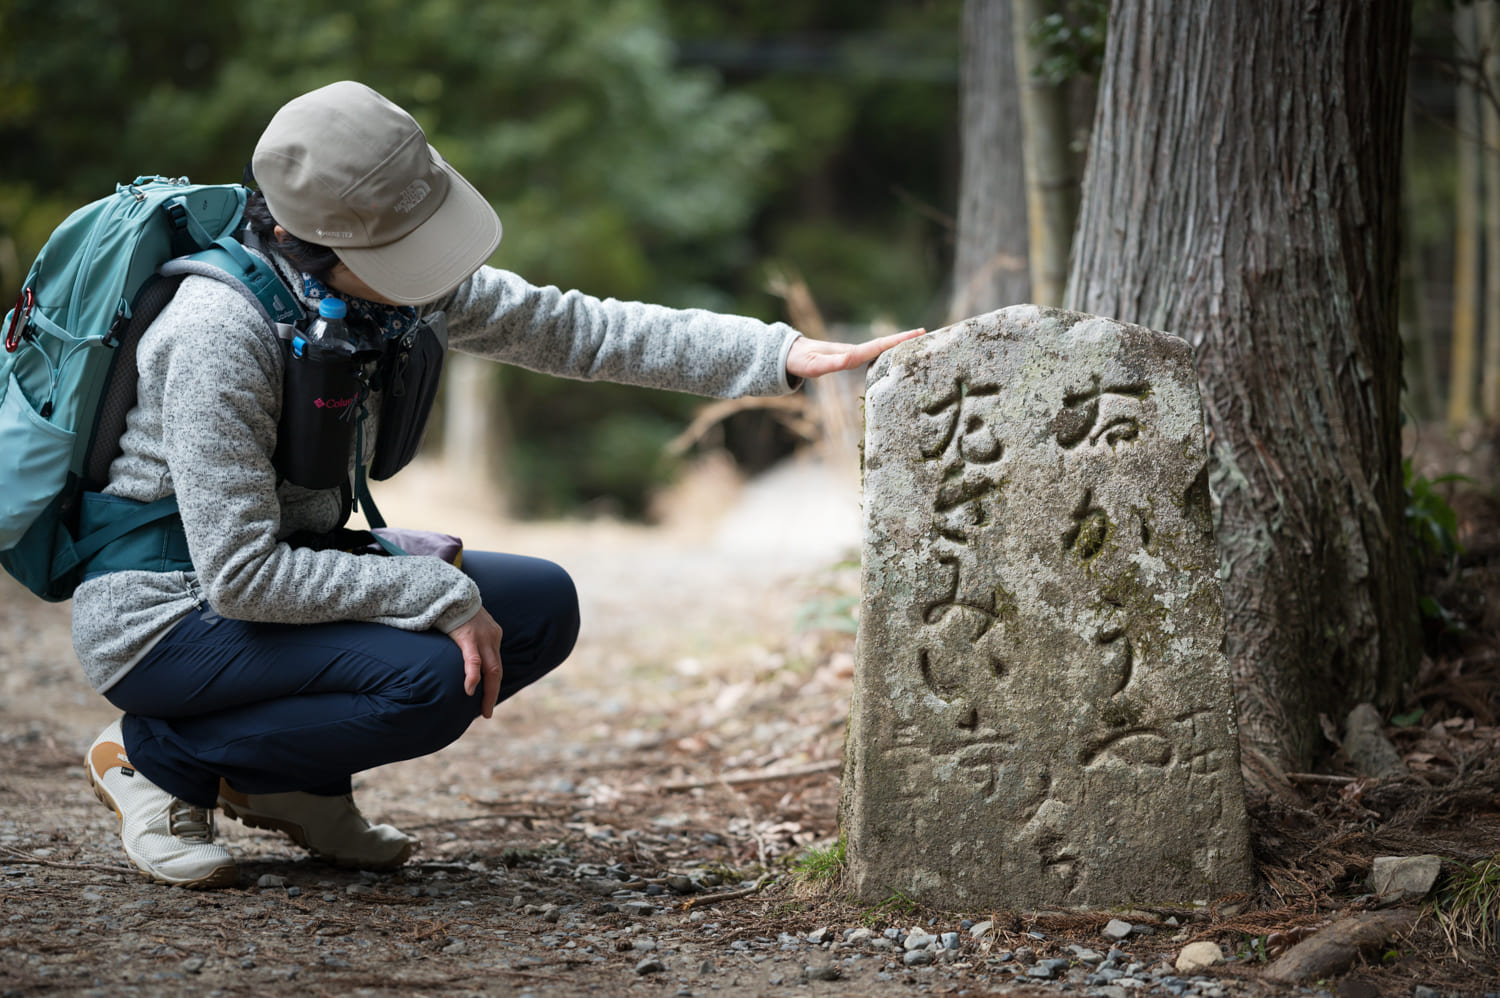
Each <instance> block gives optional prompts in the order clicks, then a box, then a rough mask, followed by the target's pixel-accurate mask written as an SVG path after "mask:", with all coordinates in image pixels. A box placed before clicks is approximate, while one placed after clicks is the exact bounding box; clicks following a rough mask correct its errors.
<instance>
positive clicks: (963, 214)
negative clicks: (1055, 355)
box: [948, 0, 1031, 322]
mask: <svg viewBox="0 0 1500 998" xmlns="http://www.w3.org/2000/svg"><path fill="white" fill-rule="evenodd" d="M1010 5H1011V0H966V2H965V3H964V25H963V66H962V82H961V84H960V86H961V99H962V105H963V106H962V117H961V121H962V129H963V131H962V132H961V134H960V142H961V144H962V148H963V164H962V167H961V172H960V175H959V196H958V245H957V247H956V252H955V254H954V264H953V296H952V299H951V301H950V304H949V308H948V316H949V320H950V321H954V322H956V321H958V320H959V319H964V318H967V317H968V316H971V315H978V314H980V313H983V312H990V311H993V310H995V309H997V308H1003V307H1004V306H1006V305H1016V304H1020V303H1022V302H1026V301H1029V300H1030V296H1031V273H1030V270H1029V263H1028V257H1027V253H1028V249H1027V229H1026V226H1027V223H1026V173H1025V166H1024V158H1023V156H1024V154H1023V150H1022V140H1021V134H1022V133H1021V95H1020V90H1019V88H1018V84H1017V77H1016V52H1015V47H1014V44H1013V43H1012V41H1011V6H1010Z"/></svg>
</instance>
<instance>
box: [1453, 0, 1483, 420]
mask: <svg viewBox="0 0 1500 998" xmlns="http://www.w3.org/2000/svg"><path fill="white" fill-rule="evenodd" d="M1453 29H1454V33H1455V34H1456V35H1457V36H1458V44H1459V46H1460V48H1461V49H1463V48H1467V47H1468V46H1469V45H1470V44H1472V43H1471V42H1470V39H1472V38H1474V37H1475V36H1476V35H1477V34H1478V31H1479V27H1478V21H1477V16H1476V15H1475V13H1474V7H1473V6H1472V5H1470V6H1460V7H1458V8H1457V9H1456V10H1455V11H1454V12H1453ZM1455 98H1456V100H1457V102H1458V106H1457V111H1456V114H1455V117H1456V120H1457V129H1458V136H1457V138H1458V192H1457V204H1456V205H1455V206H1454V207H1455V210H1456V211H1457V217H1456V218H1455V220H1454V236H1453V339H1452V348H1451V350H1450V359H1449V362H1448V364H1449V367H1448V428H1449V429H1450V430H1454V431H1457V430H1461V429H1463V428H1464V427H1466V426H1468V425H1469V424H1470V423H1472V422H1474V417H1475V415H1476V406H1475V404H1474V395H1475V391H1476V390H1477V387H1478V372H1477V371H1476V370H1475V364H1476V363H1477V360H1478V357H1477V354H1478V338H1479V231H1480V224H1481V223H1480V219H1481V218H1482V215H1481V206H1482V204H1483V198H1482V196H1481V193H1480V189H1479V185H1480V183H1481V182H1482V174H1481V170H1480V149H1479V131H1480V116H1479V94H1478V93H1477V92H1476V91H1475V88H1474V85H1473V84H1472V83H1471V82H1470V81H1469V79H1468V78H1467V76H1465V75H1463V74H1460V75H1459V78H1458V92H1457V94H1456V95H1455Z"/></svg>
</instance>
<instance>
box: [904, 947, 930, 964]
mask: <svg viewBox="0 0 1500 998" xmlns="http://www.w3.org/2000/svg"><path fill="white" fill-rule="evenodd" d="M901 962H902V963H904V964H906V966H908V967H925V966H927V965H928V964H929V963H931V962H932V950H928V949H914V950H912V951H910V952H909V953H907V954H906V955H905V956H903V957H902V958H901Z"/></svg>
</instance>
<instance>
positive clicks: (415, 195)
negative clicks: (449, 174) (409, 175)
mask: <svg viewBox="0 0 1500 998" xmlns="http://www.w3.org/2000/svg"><path fill="white" fill-rule="evenodd" d="M431 193H432V185H431V184H429V183H428V182H427V181H425V180H413V181H412V182H411V183H410V184H409V185H407V188H406V190H404V191H402V192H401V200H400V201H397V202H396V210H397V211H398V212H400V213H401V214H403V215H404V214H406V213H407V212H409V211H411V210H412V209H413V208H415V207H416V206H417V205H419V204H421V203H422V201H423V199H425V198H426V197H427V195H429V194H431Z"/></svg>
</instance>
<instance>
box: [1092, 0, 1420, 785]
mask: <svg viewBox="0 0 1500 998" xmlns="http://www.w3.org/2000/svg"><path fill="white" fill-rule="evenodd" d="M1410 31H1411V8H1410V4H1409V2H1407V0H1385V2H1382V3H1334V2H1311V3H1309V2H1307V0H1260V2H1258V3H1254V4H1246V3H1239V2H1235V0H1202V2H1200V3H1196V4H1193V5H1192V6H1191V9H1190V12H1189V9H1188V8H1184V7H1183V6H1182V5H1181V4H1174V3H1171V2H1169V0H1116V2H1115V3H1114V5H1113V7H1112V9H1111V12H1110V28H1109V38H1108V43H1107V49H1106V54H1105V68H1104V75H1103V80H1102V81H1101V84H1100V93H1099V105H1098V108H1099V109H1098V114H1097V116H1096V119H1095V125H1094V131H1093V139H1092V143H1091V147H1090V153H1089V169H1088V174H1087V178H1086V180H1085V183H1084V201H1083V212H1082V219H1081V222H1080V226H1079V236H1078V242H1077V244H1076V247H1075V254H1076V255H1075V261H1074V265H1073V270H1072V274H1071V279H1070V281H1071V283H1070V289H1069V295H1068V303H1069V307H1071V308H1076V309H1079V310H1082V311H1088V312H1094V313H1098V314H1101V315H1109V316H1114V317H1116V318H1119V319H1125V320H1128V321H1132V322H1137V323H1140V324H1142V325H1146V326H1151V327H1154V328H1157V329H1164V330H1168V331H1172V332H1175V333H1178V334H1179V335H1181V336H1183V337H1185V338H1187V339H1188V340H1189V341H1190V342H1191V343H1193V344H1194V346H1195V348H1196V350H1197V355H1198V369H1199V382H1200V386H1201V388H1202V390H1203V398H1204V405H1205V409H1206V414H1207V420H1208V430H1209V438H1208V439H1209V444H1210V449H1211V455H1212V456H1211V460H1212V468H1211V477H1212V483H1213V488H1214V498H1215V519H1216V526H1217V529H1218V538H1219V549H1220V556H1221V575H1222V577H1223V579H1224V596H1225V608H1226V613H1227V623H1228V631H1229V633H1228V638H1227V641H1226V645H1227V651H1228V653H1229V657H1230V662H1231V667H1232V669H1233V671H1234V676H1235V685H1236V697H1237V700H1238V706H1239V709H1240V718H1241V734H1242V739H1243V741H1244V744H1245V746H1246V748H1247V758H1259V759H1262V760H1263V761H1269V762H1271V763H1273V764H1275V765H1279V766H1281V767H1286V766H1288V765H1292V766H1296V767H1299V768H1301V767H1305V766H1307V765H1309V764H1310V763H1311V761H1312V758H1313V757H1314V756H1315V755H1316V753H1317V750H1318V749H1319V747H1320V745H1321V742H1322V739H1321V735H1320V734H1319V724H1318V715H1319V714H1320V713H1326V714H1327V715H1328V716H1330V717H1343V716H1344V714H1345V713H1346V712H1347V711H1348V709H1349V708H1350V707H1352V706H1353V705H1354V704H1357V703H1359V702H1360V701H1362V700H1370V701H1372V702H1375V703H1377V704H1389V703H1391V701H1392V699H1393V697H1394V696H1395V695H1396V694H1397V692H1398V691H1399V689H1400V686H1401V683H1402V682H1403V680H1404V679H1405V678H1406V677H1407V676H1408V675H1409V674H1410V669H1411V666H1412V665H1413V664H1414V652H1415V649H1416V644H1415V638H1416V614H1415V609H1414V605H1415V595H1414V591H1413V584H1412V574H1411V567H1410V565H1409V563H1408V554H1407V548H1406V540H1405V538H1406V534H1405V527H1404V521H1403V508H1404V497H1403V492H1402V477H1401V463H1400V435H1399V408H1398V407H1399V403H1400V395H1399V393H1400V378H1401V361H1400V345H1399V340H1398V333H1397V326H1396V296H1395V289H1396V278H1397V265H1398V239H1397V227H1398V217H1399V205H1400V196H1399V195H1400V169H1399V167H1400V149H1401V126H1402V105H1403V97H1404V93H1405V82H1406V71H1405V69H1406V56H1407V44H1408V39H1409V36H1410Z"/></svg>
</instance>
